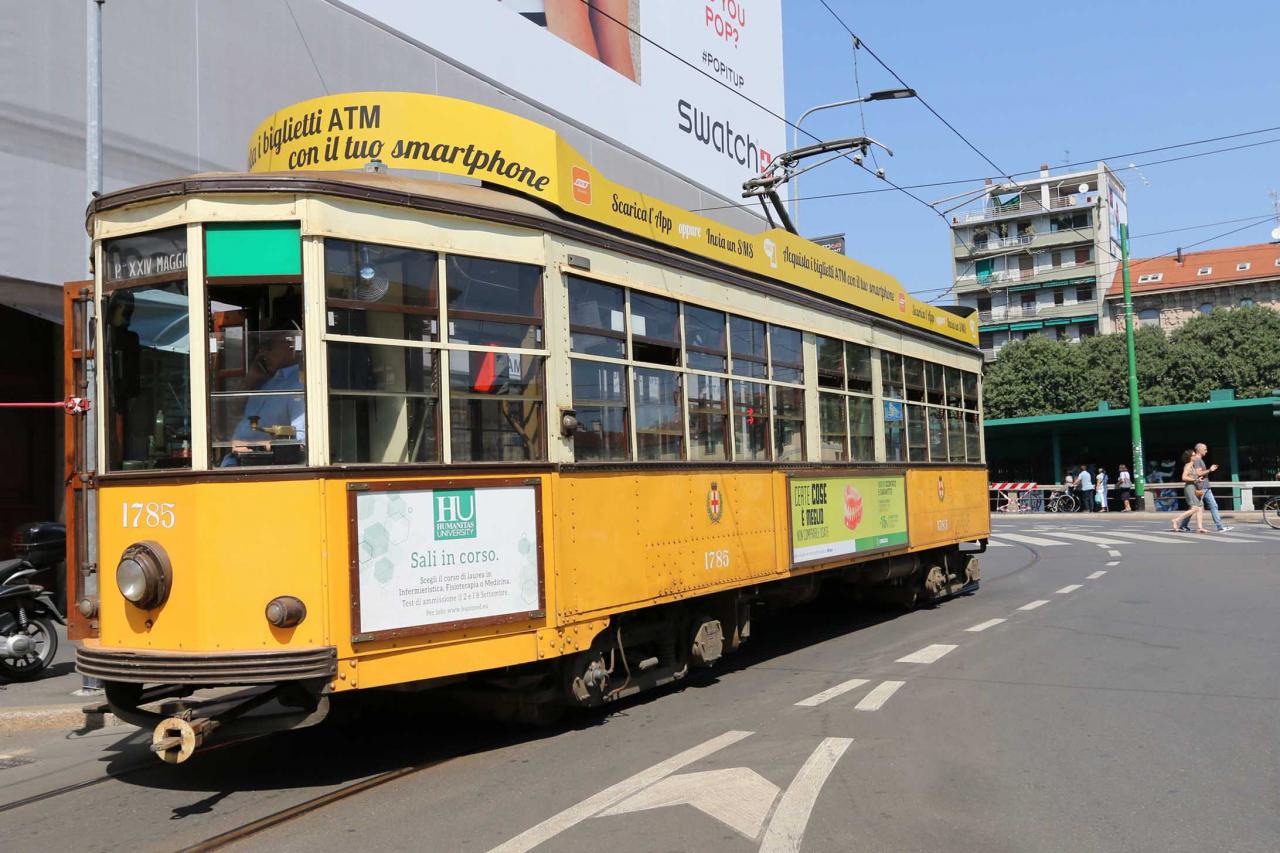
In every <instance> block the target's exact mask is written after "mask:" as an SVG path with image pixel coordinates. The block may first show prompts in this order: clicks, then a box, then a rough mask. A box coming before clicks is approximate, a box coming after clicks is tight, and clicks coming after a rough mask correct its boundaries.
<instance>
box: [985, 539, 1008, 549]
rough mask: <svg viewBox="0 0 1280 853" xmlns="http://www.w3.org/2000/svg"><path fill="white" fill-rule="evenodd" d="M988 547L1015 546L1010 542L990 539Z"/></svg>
mask: <svg viewBox="0 0 1280 853" xmlns="http://www.w3.org/2000/svg"><path fill="white" fill-rule="evenodd" d="M987 547H988V548H1012V547H1013V546H1012V545H1010V544H1009V543H1008V542H1000V541H997V540H995V539H988V540H987Z"/></svg>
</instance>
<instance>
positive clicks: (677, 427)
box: [630, 364, 689, 462]
mask: <svg viewBox="0 0 1280 853" xmlns="http://www.w3.org/2000/svg"><path fill="white" fill-rule="evenodd" d="M630 372H631V388H632V401H633V402H632V411H633V413H634V415H633V416H634V418H635V422H636V426H635V430H636V448H635V456H636V459H638V460H640V461H644V462H682V461H684V460H685V459H687V458H688V456H689V453H688V448H687V447H686V441H685V435H686V433H685V417H686V411H685V404H684V387H685V377H686V376H687V374H685V373H684V372H682V371H679V370H670V369H666V368H661V367H650V366H648V365H644V364H636V365H632V367H631V368H630ZM644 380H657V382H654V381H648V382H645V381H644ZM666 380H674V383H673V385H672V387H671V388H670V389H668V390H669V391H671V393H672V402H671V403H665V402H656V403H655V402H651V400H652V391H653V388H654V387H655V386H657V385H658V384H659V383H661V382H663V381H666ZM642 383H643V384H644V385H647V386H648V388H644V387H642ZM653 411H664V412H666V413H667V415H668V416H669V415H670V414H671V413H672V412H674V413H675V416H676V417H675V420H676V423H675V424H674V425H673V424H671V423H665V424H664V421H663V419H662V418H659V419H658V420H657V422H656V423H657V424H658V426H651V425H650V418H649V414H650V413H651V412H653ZM673 427H674V428H673ZM654 436H656V437H657V441H656V442H655V441H653V440H651V439H652V437H654ZM671 444H674V445H675V447H676V451H675V452H674V453H672V452H671V451H670V450H669V449H664V448H669V446H670V445H671ZM655 450H656V452H655Z"/></svg>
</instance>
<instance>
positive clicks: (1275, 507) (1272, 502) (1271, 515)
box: [1262, 495, 1280, 530]
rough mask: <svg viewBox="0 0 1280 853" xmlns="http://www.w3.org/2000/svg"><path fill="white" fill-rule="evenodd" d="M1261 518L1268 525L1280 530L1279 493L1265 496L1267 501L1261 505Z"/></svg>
mask: <svg viewBox="0 0 1280 853" xmlns="http://www.w3.org/2000/svg"><path fill="white" fill-rule="evenodd" d="M1262 520H1263V521H1265V522H1266V523H1267V526H1268V527H1271V528H1273V529H1275V530H1280V495H1276V496H1275V497H1271V498H1267V502H1266V503H1264V504H1263V505H1262Z"/></svg>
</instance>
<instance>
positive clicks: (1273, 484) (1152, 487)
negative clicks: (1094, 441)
mask: <svg viewBox="0 0 1280 853" xmlns="http://www.w3.org/2000/svg"><path fill="white" fill-rule="evenodd" d="M1183 486H1184V484H1183V483H1151V482H1148V483H1147V484H1146V490H1147V491H1148V492H1150V493H1151V496H1152V497H1151V503H1152V504H1153V505H1154V507H1153V508H1154V510H1155V511H1156V512H1182V511H1183V510H1185V509H1186V508H1187V501H1186V498H1185V497H1184V496H1183ZM1066 489H1067V487H1066V486H1065V485H1064V484H1062V483H1044V484H1038V485H1036V487H1035V488H1032V489H990V490H989V495H988V501H989V503H990V509H991V511H992V512H993V513H1010V512H1012V513H1025V512H1047V511H1048V510H1047V508H1046V507H1047V505H1048V503H1049V498H1050V497H1051V495H1052V494H1053V493H1055V492H1063V491H1066ZM1118 491H1119V489H1118V487H1117V486H1116V484H1115V483H1108V484H1107V496H1108V497H1107V500H1108V502H1109V504H1114V503H1115V502H1116V501H1117V500H1118V497H1117V492H1118ZM1210 491H1212V492H1213V496H1214V497H1215V498H1217V500H1218V508H1219V509H1221V510H1225V511H1230V512H1253V511H1255V510H1260V509H1261V508H1262V503H1263V501H1265V500H1266V499H1267V498H1269V497H1272V496H1275V495H1280V480H1240V481H1225V482H1218V483H1213V484H1211V486H1210ZM1072 495H1075V496H1076V497H1077V499H1078V498H1079V493H1078V492H1075V491H1073V492H1072ZM1255 499H1256V500H1255ZM1130 505H1131V506H1132V507H1133V508H1134V509H1135V510H1141V509H1143V506H1142V502H1141V501H1140V500H1139V499H1138V498H1136V497H1135V498H1134V499H1133V500H1131V501H1130ZM1114 511H1115V510H1112V512H1114Z"/></svg>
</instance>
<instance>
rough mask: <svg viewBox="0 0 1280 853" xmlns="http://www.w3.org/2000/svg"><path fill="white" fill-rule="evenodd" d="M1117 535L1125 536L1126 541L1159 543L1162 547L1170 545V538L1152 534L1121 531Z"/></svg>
mask: <svg viewBox="0 0 1280 853" xmlns="http://www.w3.org/2000/svg"><path fill="white" fill-rule="evenodd" d="M1170 532H1172V531H1170ZM1116 535H1117V536H1123V537H1124V538H1125V539H1136V540H1138V541H1139V542H1159V543H1161V544H1162V545H1167V544H1168V543H1169V537H1167V536H1153V535H1152V534H1150V533H1133V532H1131V531H1128V530H1119V531H1116Z"/></svg>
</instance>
